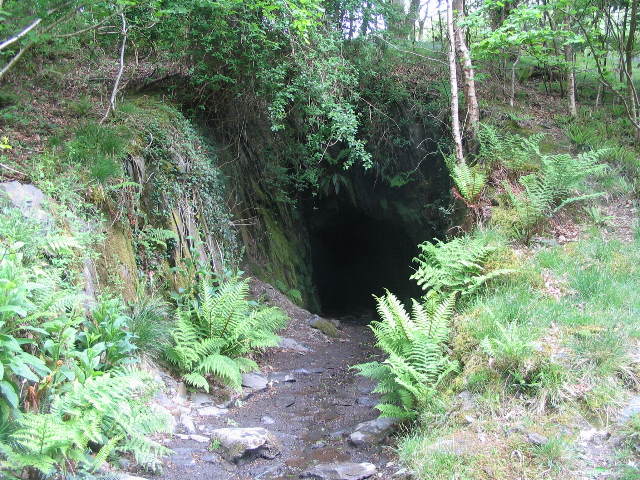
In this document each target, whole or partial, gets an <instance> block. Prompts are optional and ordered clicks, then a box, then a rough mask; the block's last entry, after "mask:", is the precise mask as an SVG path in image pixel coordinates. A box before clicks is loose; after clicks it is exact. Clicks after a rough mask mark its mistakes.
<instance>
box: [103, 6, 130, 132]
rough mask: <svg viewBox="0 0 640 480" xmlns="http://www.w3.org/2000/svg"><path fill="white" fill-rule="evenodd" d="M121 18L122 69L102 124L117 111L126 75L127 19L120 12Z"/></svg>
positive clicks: (117, 77) (117, 76) (114, 84)
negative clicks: (122, 80) (122, 82)
mask: <svg viewBox="0 0 640 480" xmlns="http://www.w3.org/2000/svg"><path fill="white" fill-rule="evenodd" d="M120 18H121V19H122V43H121V44H120V68H119V70H118V74H117V75H116V80H115V82H114V83H113V90H112V91H111V98H110V100H109V107H108V108H107V111H106V112H105V114H104V117H102V120H100V123H104V121H105V120H106V119H107V118H108V117H109V114H110V113H111V112H112V111H113V110H115V109H116V97H117V96H118V88H119V86H120V80H121V79H122V74H123V73H124V52H125V50H126V47H127V36H128V31H127V18H126V17H125V16H124V13H123V12H120Z"/></svg>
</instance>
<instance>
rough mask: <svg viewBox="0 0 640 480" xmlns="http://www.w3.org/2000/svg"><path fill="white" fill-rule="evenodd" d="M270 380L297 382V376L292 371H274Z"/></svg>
mask: <svg viewBox="0 0 640 480" xmlns="http://www.w3.org/2000/svg"><path fill="white" fill-rule="evenodd" d="M269 381H270V382H273V383H289V382H295V381H296V377H295V376H294V375H292V374H290V373H285V372H274V373H272V374H271V375H269Z"/></svg>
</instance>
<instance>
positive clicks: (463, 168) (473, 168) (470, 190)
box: [448, 162, 487, 205]
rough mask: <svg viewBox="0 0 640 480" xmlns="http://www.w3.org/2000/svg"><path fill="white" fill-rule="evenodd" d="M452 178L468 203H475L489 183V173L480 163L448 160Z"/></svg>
mask: <svg viewBox="0 0 640 480" xmlns="http://www.w3.org/2000/svg"><path fill="white" fill-rule="evenodd" d="M448 163H449V165H448V166H449V172H450V174H451V178H452V179H453V181H454V183H455V184H456V188H457V189H458V193H459V194H460V196H461V197H462V198H463V199H464V200H465V202H466V203H467V204H468V205H473V204H474V203H475V202H476V200H477V199H478V197H479V196H480V194H481V193H482V190H483V189H484V187H485V185H486V183H487V175H486V173H485V172H484V170H483V169H482V167H481V166H480V165H469V164H468V163H466V162H465V163H459V162H448Z"/></svg>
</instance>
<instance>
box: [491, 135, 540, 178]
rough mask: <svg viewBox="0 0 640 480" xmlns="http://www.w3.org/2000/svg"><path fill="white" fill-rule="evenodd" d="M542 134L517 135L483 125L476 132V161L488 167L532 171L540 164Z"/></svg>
mask: <svg viewBox="0 0 640 480" xmlns="http://www.w3.org/2000/svg"><path fill="white" fill-rule="evenodd" d="M543 138H544V134H542V133H537V134H533V135H530V136H528V137H527V136H523V135H517V134H513V133H509V132H508V131H505V130H501V129H498V127H496V126H494V125H491V124H488V123H483V124H480V129H479V131H478V141H479V143H480V152H479V154H478V159H479V160H480V161H482V162H483V163H486V164H488V165H495V166H497V165H503V166H506V167H507V168H511V169H514V170H517V171H527V170H534V169H536V168H538V166H539V163H540V157H541V156H542V153H541V152H540V142H541V141H542V139H543Z"/></svg>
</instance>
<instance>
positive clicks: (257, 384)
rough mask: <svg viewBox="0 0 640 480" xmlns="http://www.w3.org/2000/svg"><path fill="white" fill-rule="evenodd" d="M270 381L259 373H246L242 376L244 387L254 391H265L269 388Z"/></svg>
mask: <svg viewBox="0 0 640 480" xmlns="http://www.w3.org/2000/svg"><path fill="white" fill-rule="evenodd" d="M268 384H269V381H268V380H267V377H265V376H264V375H260V374H259V373H245V374H244V375H242V386H243V387H247V388H253V389H254V390H264V389H265V388H267V385H268Z"/></svg>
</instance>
